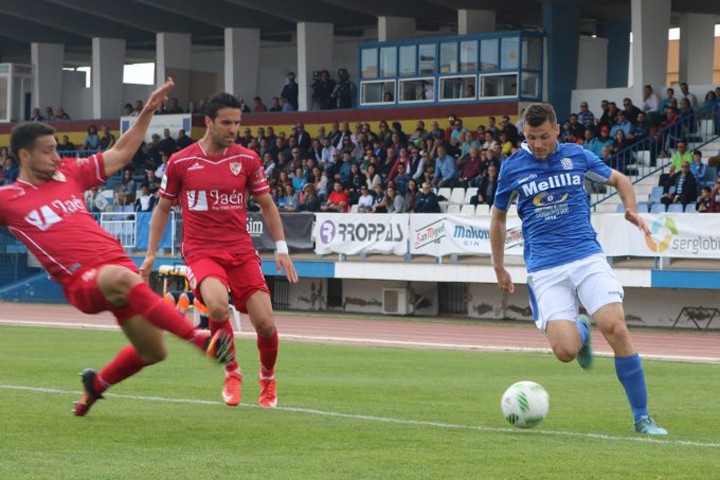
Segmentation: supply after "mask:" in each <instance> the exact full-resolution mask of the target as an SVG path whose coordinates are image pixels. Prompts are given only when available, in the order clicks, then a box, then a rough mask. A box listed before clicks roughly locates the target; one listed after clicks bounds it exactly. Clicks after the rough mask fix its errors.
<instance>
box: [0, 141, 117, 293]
mask: <svg viewBox="0 0 720 480" xmlns="http://www.w3.org/2000/svg"><path fill="white" fill-rule="evenodd" d="M106 179H107V175H106V174H105V166H104V164H103V160H102V154H97V155H93V156H92V157H90V158H67V159H64V160H63V161H62V163H61V164H60V166H59V167H58V169H57V171H56V173H55V176H53V178H52V180H50V181H48V182H45V183H43V184H41V185H32V184H30V183H27V182H24V181H22V180H18V181H16V182H15V183H13V184H11V185H7V186H5V187H0V206H1V207H0V224H2V225H5V226H6V227H7V228H8V230H10V232H11V233H12V234H13V235H15V237H17V239H18V240H20V241H21V242H22V243H23V244H24V245H25V246H26V247H27V248H28V250H30V251H31V252H32V253H33V255H35V257H37V259H38V260H39V261H40V263H41V264H42V266H43V267H44V268H45V270H47V272H48V273H49V274H50V275H51V276H52V277H53V279H54V280H55V281H57V282H59V283H61V284H63V285H65V284H67V283H69V282H70V280H72V279H73V274H74V273H75V272H79V271H83V270H85V269H87V268H90V267H96V266H98V265H101V264H105V263H108V262H112V261H116V260H120V259H126V258H127V255H126V254H125V251H124V250H123V248H122V246H121V245H120V243H119V242H118V241H117V240H116V239H115V237H113V236H112V235H110V234H109V233H108V232H106V231H105V230H103V228H102V227H100V225H98V223H97V222H96V221H95V219H94V218H93V216H92V215H90V213H88V211H87V208H86V207H85V200H84V197H83V192H85V190H88V189H90V188H92V187H95V186H97V185H100V184H101V183H102V182H104V181H105V180H106Z"/></svg>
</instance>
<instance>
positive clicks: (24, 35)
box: [0, 0, 720, 62]
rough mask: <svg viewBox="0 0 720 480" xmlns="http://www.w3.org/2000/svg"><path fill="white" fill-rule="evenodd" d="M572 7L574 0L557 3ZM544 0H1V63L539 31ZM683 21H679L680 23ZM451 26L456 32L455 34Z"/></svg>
mask: <svg viewBox="0 0 720 480" xmlns="http://www.w3.org/2000/svg"><path fill="white" fill-rule="evenodd" d="M551 1H556V2H560V3H563V2H567V3H571V0H551ZM630 1H631V0H602V1H598V0H573V1H572V3H574V4H580V5H581V7H582V13H581V16H582V18H583V19H584V20H585V21H586V24H587V25H588V26H590V28H592V25H593V23H598V22H606V21H611V20H629V19H630ZM542 3H543V2H542V0H506V1H503V2H498V1H497V0H202V1H198V0H122V1H120V2H118V1H116V0H23V1H18V0H0V62H1V61H20V60H18V59H22V58H25V57H27V59H29V55H30V43H32V42H41V43H62V44H65V46H66V58H68V59H70V58H71V57H72V54H73V53H77V54H82V55H89V53H90V49H91V39H92V37H111V38H124V39H126V40H127V48H128V49H129V50H148V51H152V50H154V47H155V33H157V32H184V33H191V34H192V36H193V44H197V45H203V44H205V45H222V42H223V38H224V37H223V28H224V27H237V28H260V30H261V38H262V39H263V40H269V41H272V40H274V41H291V40H292V38H293V35H294V33H295V31H296V27H295V24H296V23H297V22H300V21H307V22H331V23H333V24H334V25H335V32H336V34H337V35H347V36H356V37H361V36H363V29H364V28H367V27H371V28H373V27H376V26H377V17H378V16H397V17H407V16H413V17H415V18H416V21H417V27H418V30H421V31H426V32H432V31H444V32H447V31H452V29H453V28H455V27H456V24H457V9H461V8H467V9H476V10H495V11H496V12H497V13H496V22H497V26H498V30H504V29H520V28H530V29H533V28H538V27H539V26H540V24H541V21H542V20H541V19H542V12H541V10H542ZM672 11H673V13H675V14H680V13H686V12H694V13H702V14H714V15H718V17H719V20H720V1H718V0H672ZM677 23H678V20H677V18H674V19H673V21H672V24H674V25H676V24H677ZM448 29H450V30H448Z"/></svg>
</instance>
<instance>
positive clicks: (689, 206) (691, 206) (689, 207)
mask: <svg viewBox="0 0 720 480" xmlns="http://www.w3.org/2000/svg"><path fill="white" fill-rule="evenodd" d="M696 212H697V210H695V204H694V203H688V204H687V205H685V213H696Z"/></svg>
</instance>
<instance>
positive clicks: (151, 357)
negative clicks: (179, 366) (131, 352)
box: [138, 347, 167, 365]
mask: <svg viewBox="0 0 720 480" xmlns="http://www.w3.org/2000/svg"><path fill="white" fill-rule="evenodd" d="M138 355H139V356H140V358H141V359H142V361H143V362H145V364H146V365H153V364H155V363H159V362H162V361H163V360H165V359H166V358H167V350H166V349H165V347H160V348H156V349H152V350H149V351H145V352H140V351H138Z"/></svg>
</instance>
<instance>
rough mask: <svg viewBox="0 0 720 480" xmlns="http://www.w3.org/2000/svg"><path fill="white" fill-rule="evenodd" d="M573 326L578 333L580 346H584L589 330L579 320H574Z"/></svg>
mask: <svg viewBox="0 0 720 480" xmlns="http://www.w3.org/2000/svg"><path fill="white" fill-rule="evenodd" d="M575 325H577V329H578V332H579V333H580V345H581V346H582V345H585V342H587V339H588V336H589V335H590V329H589V328H588V326H587V325H585V324H584V323H583V322H581V321H580V320H575Z"/></svg>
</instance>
